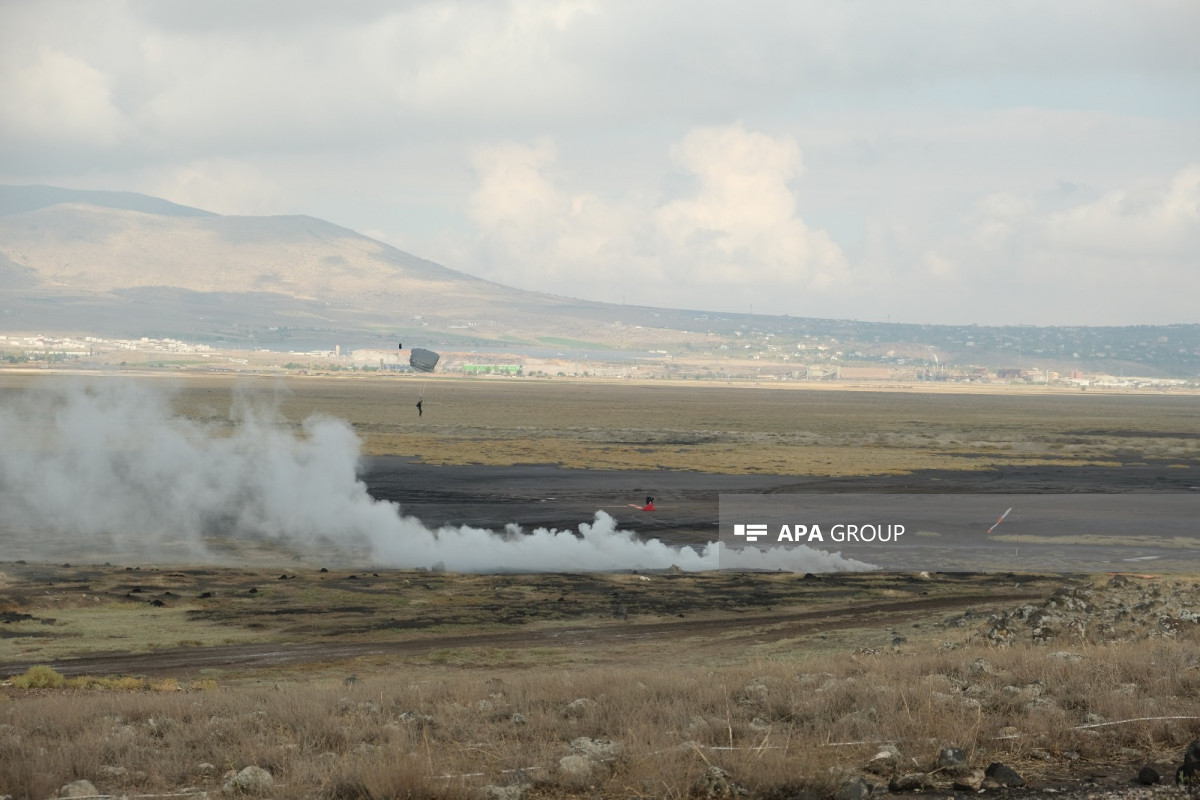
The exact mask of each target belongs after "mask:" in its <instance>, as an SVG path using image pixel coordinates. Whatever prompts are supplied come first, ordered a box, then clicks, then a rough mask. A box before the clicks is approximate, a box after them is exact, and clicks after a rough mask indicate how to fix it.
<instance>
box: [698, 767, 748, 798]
mask: <svg viewBox="0 0 1200 800" xmlns="http://www.w3.org/2000/svg"><path fill="white" fill-rule="evenodd" d="M692 794H694V795H696V796H697V797H702V798H704V800H727V798H734V797H746V796H748V795H749V794H750V792H749V791H748V790H747V789H746V787H745V786H742V785H741V784H739V783H735V782H734V781H733V779H732V778H730V777H729V773H728V772H726V771H725V770H723V769H721V768H720V767H718V766H716V765H714V764H710V765H709V767H708V769H706V770H705V771H704V774H703V775H701V776H700V777H699V778H698V779H697V780H696V785H695V786H694V787H693V788H692Z"/></svg>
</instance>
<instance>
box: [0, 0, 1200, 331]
mask: <svg viewBox="0 0 1200 800" xmlns="http://www.w3.org/2000/svg"><path fill="white" fill-rule="evenodd" d="M1198 25H1200V5H1198V4H1196V3H1194V2H1192V0H1158V1H1157V2H1155V3H1153V4H1129V3H1125V2H1118V1H1117V0H1094V1H1093V2H1076V0H1066V1H1065V2H1061V3H1056V4H1053V5H1052V6H1047V5H1046V4H1044V3H1038V2H1034V1H1033V0H1014V1H1013V2H1009V3H1003V4H991V5H984V4H971V3H961V2H958V0H932V2H928V3H923V4H920V5H914V4H912V3H908V2H900V0H881V2H877V3H870V4H852V3H833V2H825V1H824V0H800V2H782V0H748V1H747V2H745V3H740V4H737V5H736V6H735V5H721V4H695V3H679V2H663V3H651V4H646V3H634V2H628V0H612V1H611V2H607V1H606V2H597V1H596V0H551V1H550V2H538V1H537V0H501V1H500V2H490V1H489V0H459V1H458V2H453V3H446V2H435V0H410V1H408V2H404V3H395V2H388V1H387V0H346V2H345V3H339V4H329V3H323V2H318V1H317V0H296V2H283V1H282V0H263V2H256V3H253V4H249V5H247V4H246V3H239V2H235V0H212V2H205V3H178V2H174V3H173V2H160V1H159V0H94V2H89V3H78V2H73V0H44V1H42V2H38V3H17V2H8V3H4V2H0V85H3V86H4V87H5V88H4V91H3V92H0V181H5V182H21V183H28V182H41V183H53V184H58V185H67V186H77V187H80V188H109V189H126V190H134V191H144V192H147V193H151V194H166V195H167V196H168V199H172V200H175V201H178V202H184V203H189V204H193V205H201V206H203V207H208V208H211V209H213V210H216V211H221V212H226V213H271V212H275V213H308V214H313V215H315V216H321V217H324V218H327V219H330V220H332V221H334V222H337V223H338V224H342V225H346V226H348V227H351V228H355V229H359V230H364V231H366V230H371V231H382V232H386V235H387V237H388V239H389V240H390V241H392V242H395V243H397V244H400V245H401V246H403V247H405V248H406V249H408V250H411V251H413V252H415V253H417V254H418V255H421V256H425V257H429V258H433V259H436V260H440V261H443V262H445V263H446V264H447V265H448V266H451V267H455V268H458V269H462V270H463V271H466V272H470V273H475V274H483V275H486V276H487V277H490V278H493V279H495V280H501V281H504V282H511V283H515V284H519V285H521V286H525V287H529V288H537V289H547V290H550V291H555V292H557V293H560V294H567V295H573V296H584V297H591V298H595V299H602V300H620V299H621V298H622V296H625V297H626V298H627V299H628V298H630V297H637V298H638V301H639V302H647V303H655V304H663V305H676V306H704V307H716V306H724V307H735V308H737V309H739V310H742V309H747V308H748V307H749V306H750V305H751V304H752V303H753V304H754V307H755V309H756V310H763V311H767V310H786V311H788V312H789V313H793V314H816V315H822V316H830V315H848V316H855V317H860V318H883V317H884V316H885V315H887V314H889V313H890V314H892V316H893V318H896V317H899V316H902V315H903V316H906V317H907V318H909V319H913V320H914V321H979V322H983V321H988V320H985V318H984V317H985V315H987V314H997V315H999V314H1003V313H1007V312H1003V311H995V310H994V309H1003V308H1011V307H1013V306H1025V305H1028V304H1029V302H1030V301H1029V300H1028V299H1027V298H1028V297H1029V296H1031V295H1047V296H1049V295H1050V294H1051V293H1052V292H1053V293H1056V294H1057V293H1059V292H1060V291H1061V290H1062V288H1063V285H1065V283H1069V282H1070V281H1075V282H1077V283H1078V282H1080V281H1081V280H1082V279H1081V278H1080V276H1081V275H1085V274H1086V275H1088V278H1087V281H1088V284H1089V285H1095V286H1097V287H1098V286H1108V287H1110V289H1109V294H1108V295H1107V298H1108V299H1104V300H1101V299H1099V298H1100V295H1099V294H1098V292H1099V289H1089V290H1088V291H1089V297H1090V302H1089V303H1088V304H1087V305H1086V306H1080V307H1081V308H1085V309H1086V310H1085V311H1081V312H1080V313H1081V314H1090V315H1092V316H1089V317H1087V320H1089V321H1103V320H1105V319H1114V320H1115V319H1117V318H1118V317H1121V315H1124V314H1125V309H1126V308H1127V307H1128V305H1129V303H1128V302H1127V301H1128V297H1127V295H1128V293H1123V292H1121V291H1120V289H1119V288H1113V287H1115V286H1116V283H1117V282H1119V281H1120V280H1123V279H1125V277H1126V276H1128V275H1129V274H1130V272H1131V270H1132V271H1136V272H1137V274H1138V275H1139V276H1142V275H1150V276H1159V275H1161V276H1166V275H1171V276H1174V277H1173V278H1172V279H1171V280H1174V281H1175V282H1176V284H1175V285H1184V286H1189V287H1190V286H1192V285H1193V284H1188V283H1187V276H1186V273H1184V272H1181V269H1182V268H1181V267H1180V265H1181V264H1185V263H1189V259H1190V263H1195V261H1196V258H1197V256H1198V254H1200V245H1197V243H1196V240H1195V234H1194V223H1193V222H1191V221H1190V220H1193V219H1194V216H1193V214H1194V202H1195V179H1194V177H1192V175H1193V173H1192V172H1190V171H1183V172H1180V169H1181V165H1185V164H1190V163H1197V162H1200V148H1198V147H1197V145H1196V142H1198V141H1200V84H1197V82H1196V80H1195V76H1196V74H1197V72H1198V71H1200V48H1197V47H1195V45H1194V41H1193V40H1194V32H1195V31H1196V30H1197V26H1198ZM738 120H741V121H743V122H742V123H741V124H738V122H737V121H738ZM505 143H508V144H505ZM801 146H803V159H801V154H800V147H801ZM1172 182H1174V183H1172ZM1169 184H1170V185H1171V186H1173V187H1174V188H1171V186H1169ZM1055 276H1058V277H1055ZM1156 280H1157V281H1158V282H1157V283H1154V282H1148V281H1145V280H1143V282H1142V284H1141V285H1142V286H1144V287H1145V288H1144V289H1142V290H1140V291H1142V292H1143V293H1145V294H1149V293H1150V292H1152V291H1153V292H1161V293H1163V296H1162V297H1160V298H1158V299H1160V300H1162V302H1163V305H1164V306H1169V307H1171V308H1174V309H1175V311H1173V312H1172V313H1173V315H1174V318H1175V319H1178V320H1190V319H1194V318H1195V314H1194V312H1192V311H1187V312H1186V313H1185V311H1183V310H1181V309H1182V305H1181V304H1178V303H1177V298H1178V297H1179V296H1180V293H1179V292H1177V291H1173V290H1172V289H1171V288H1170V284H1169V281H1168V279H1167V278H1165V277H1163V278H1161V280H1159V279H1157V278H1156ZM1055 281H1058V282H1057V283H1055ZM1181 282H1182V283H1181ZM918 286H919V287H921V291H917V289H916V288H915V287H918ZM764 287H768V288H766V289H765V288H764ZM929 287H933V288H932V289H931V288H929ZM764 292H766V293H769V294H773V295H775V296H776V297H778V298H780V299H779V301H778V304H777V305H776V306H769V305H767V304H766V302H765V301H763V300H761V299H756V298H761V297H762V295H763V294H764ZM905 297H909V298H911V299H910V300H909V301H908V302H907V303H906V304H905V305H906V308H904V309H901V310H899V311H897V310H896V308H895V306H896V304H897V303H898V302H900V298H905ZM1001 298H1003V299H1002V300H1001V302H997V300H1000V299H1001ZM1140 305H1141V306H1143V307H1145V308H1151V307H1152V306H1153V303H1151V302H1150V301H1149V300H1147V301H1146V302H1143V303H1140ZM1102 308H1103V309H1110V310H1108V311H1105V310H1102ZM1059 313H1060V310H1059V309H1057V308H1049V309H1047V310H1046V311H1045V312H1044V313H1042V314H1041V316H1039V317H1037V318H1034V317H1033V316H1032V315H1025V314H1019V315H1014V317H1018V318H1024V321H1038V322H1053V321H1055V320H1056V319H1059V318H1060V317H1058V316H1056V315H1057V314H1059ZM1142 313H1150V314H1157V313H1158V311H1151V312H1142ZM1104 314H1111V315H1112V316H1108V317H1106V316H1104ZM1122 318H1125V319H1127V318H1128V317H1127V316H1126V317H1122ZM1005 319H1007V318H997V317H991V318H990V320H991V321H1005Z"/></svg>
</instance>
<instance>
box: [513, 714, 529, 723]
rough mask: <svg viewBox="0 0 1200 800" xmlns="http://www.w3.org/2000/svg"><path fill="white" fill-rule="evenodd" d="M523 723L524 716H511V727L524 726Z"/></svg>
mask: <svg viewBox="0 0 1200 800" xmlns="http://www.w3.org/2000/svg"><path fill="white" fill-rule="evenodd" d="M525 722H526V720H525V715H524V714H513V715H512V724H513V725H524V724H525Z"/></svg>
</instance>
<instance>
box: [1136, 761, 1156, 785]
mask: <svg viewBox="0 0 1200 800" xmlns="http://www.w3.org/2000/svg"><path fill="white" fill-rule="evenodd" d="M1161 777H1162V776H1161V775H1159V774H1158V770H1156V769H1155V768H1154V767H1152V766H1150V765H1149V764H1147V765H1146V766H1144V767H1142V768H1141V769H1139V770H1138V774H1137V782H1138V783H1140V784H1141V785H1142V786H1153V785H1154V784H1156V783H1158V779H1159V778H1161Z"/></svg>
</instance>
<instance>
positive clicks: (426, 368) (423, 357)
mask: <svg viewBox="0 0 1200 800" xmlns="http://www.w3.org/2000/svg"><path fill="white" fill-rule="evenodd" d="M439 358H441V356H439V355H438V354H437V353H435V352H433V351H432V350H424V349H422V348H420V347H414V348H413V349H412V354H411V355H409V357H408V365H409V366H410V367H412V368H413V369H415V370H417V371H418V372H433V368H434V367H436V366H437V362H438V359H439Z"/></svg>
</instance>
